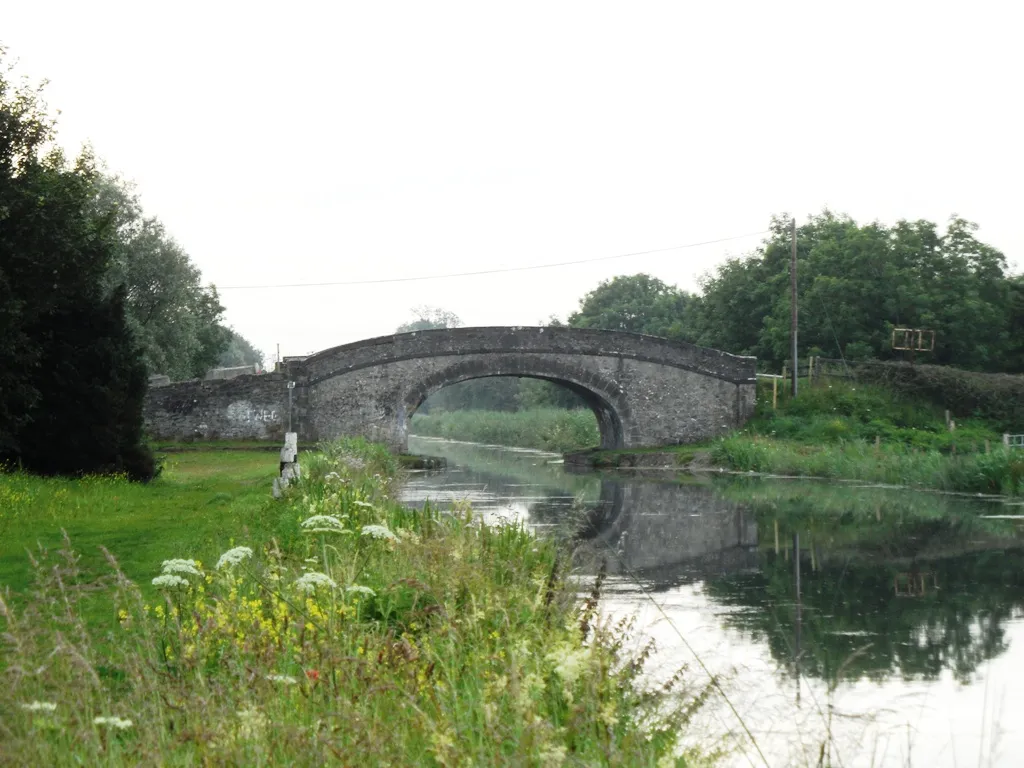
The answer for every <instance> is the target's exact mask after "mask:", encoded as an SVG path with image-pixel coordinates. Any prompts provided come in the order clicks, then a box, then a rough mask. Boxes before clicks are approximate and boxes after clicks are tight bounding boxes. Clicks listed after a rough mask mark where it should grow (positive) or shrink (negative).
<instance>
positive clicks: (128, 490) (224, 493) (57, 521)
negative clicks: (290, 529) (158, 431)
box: [0, 450, 277, 592]
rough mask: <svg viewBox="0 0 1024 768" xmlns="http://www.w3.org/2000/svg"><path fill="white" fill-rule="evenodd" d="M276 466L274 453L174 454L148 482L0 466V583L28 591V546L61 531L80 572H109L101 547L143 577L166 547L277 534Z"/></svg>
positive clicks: (213, 549)
mask: <svg viewBox="0 0 1024 768" xmlns="http://www.w3.org/2000/svg"><path fill="white" fill-rule="evenodd" d="M276 473H277V461H276V456H273V455H269V454H266V453H256V452H247V451H227V450H218V451H217V453H216V455H211V454H208V453H199V452H195V453H180V454H174V455H170V456H168V457H167V458H166V459H165V463H164V471H163V472H162V473H161V475H160V476H159V477H158V478H157V479H156V480H154V481H152V482H150V483H147V484H145V485H143V484H140V483H131V482H128V481H127V480H125V479H123V478H109V477H106V478H100V477H90V478H85V479H82V480H71V479H65V478H40V477H33V476H31V475H28V474H23V473H8V474H0V585H5V586H9V587H11V588H13V589H14V590H16V591H18V592H21V591H22V590H24V588H25V587H26V586H27V585H28V583H29V581H30V580H31V576H32V574H31V568H30V566H29V561H28V558H27V557H26V552H29V551H34V550H36V548H37V546H38V545H42V546H43V547H46V548H49V549H56V548H59V547H60V546H61V543H62V531H66V532H67V534H68V536H69V537H70V538H71V540H72V541H73V542H74V543H75V548H76V549H77V551H78V557H79V561H78V568H79V569H80V570H81V572H82V575H83V578H85V579H98V578H100V575H101V574H104V573H106V572H107V571H108V568H107V563H106V560H105V558H104V556H103V554H102V553H101V552H100V549H99V548H100V546H104V547H106V548H107V549H109V550H110V551H111V552H112V553H113V554H114V555H115V556H116V557H117V559H118V561H119V562H120V563H121V568H122V569H123V570H124V572H125V574H126V575H127V576H128V577H129V578H130V579H132V580H137V581H142V582H144V583H145V584H148V583H149V579H148V578H147V576H148V574H150V572H151V571H152V570H153V567H154V565H157V566H158V565H159V564H160V562H161V561H162V560H164V559H165V558H166V557H167V552H168V551H172V550H173V551H179V552H190V553H192V555H193V556H194V557H198V558H200V559H202V560H204V561H208V560H209V559H210V558H211V557H213V558H215V557H216V556H217V555H218V554H219V546H220V543H221V542H224V541H226V540H228V539H229V538H231V537H232V536H234V537H239V536H251V535H261V536H269V535H272V534H273V530H274V526H275V524H276V520H275V519H274V518H273V517H272V516H271V515H270V514H268V513H269V512H270V511H271V510H270V509H269V508H268V506H267V504H266V500H267V497H268V493H269V488H270V484H271V482H272V481H273V478H274V476H275V474H276Z"/></svg>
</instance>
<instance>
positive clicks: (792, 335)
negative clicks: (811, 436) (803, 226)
mask: <svg viewBox="0 0 1024 768" xmlns="http://www.w3.org/2000/svg"><path fill="white" fill-rule="evenodd" d="M790 239H791V240H792V241H793V252H792V255H791V257H790V260H789V295H790V304H791V306H790V331H789V343H790V348H791V351H792V357H793V397H796V389H797V387H796V380H797V370H798V369H797V367H796V361H797V358H796V217H795V216H794V217H793V221H792V224H791V227H790Z"/></svg>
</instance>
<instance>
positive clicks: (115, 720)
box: [92, 716, 132, 731]
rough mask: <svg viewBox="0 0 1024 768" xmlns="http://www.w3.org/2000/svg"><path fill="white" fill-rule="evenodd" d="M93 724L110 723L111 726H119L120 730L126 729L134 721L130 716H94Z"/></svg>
mask: <svg viewBox="0 0 1024 768" xmlns="http://www.w3.org/2000/svg"><path fill="white" fill-rule="evenodd" d="M92 724H93V725H109V726H110V727H111V728H117V729H118V730H119V731H125V730H128V729H129V728H131V727H132V721H131V720H129V719H128V718H120V717H114V716H110V717H94V718H93V719H92Z"/></svg>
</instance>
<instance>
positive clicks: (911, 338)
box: [892, 328, 935, 365]
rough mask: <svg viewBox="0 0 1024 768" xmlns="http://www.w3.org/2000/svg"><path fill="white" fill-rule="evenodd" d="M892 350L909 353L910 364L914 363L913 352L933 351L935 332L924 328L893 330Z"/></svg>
mask: <svg viewBox="0 0 1024 768" xmlns="http://www.w3.org/2000/svg"><path fill="white" fill-rule="evenodd" d="M892 348H893V349H902V350H907V351H909V352H910V363H911V365H913V363H914V353H915V352H934V351H935V331H932V330H927V329H925V328H893V329H892Z"/></svg>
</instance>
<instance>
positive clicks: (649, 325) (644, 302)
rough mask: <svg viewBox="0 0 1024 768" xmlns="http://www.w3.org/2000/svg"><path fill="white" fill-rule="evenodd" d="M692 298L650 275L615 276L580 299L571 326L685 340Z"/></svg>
mask: <svg viewBox="0 0 1024 768" xmlns="http://www.w3.org/2000/svg"><path fill="white" fill-rule="evenodd" d="M691 300H692V297H691V296H690V295H689V294H687V293H684V292H683V291H681V290H679V289H678V288H676V287H675V286H674V285H667V284H665V283H663V282H662V281H661V280H659V279H658V278H656V277H651V276H650V275H644V274H638V275H628V276H620V277H614V278H612V279H611V280H605V281H604V282H602V283H601V284H600V285H598V286H597V288H595V289H594V290H592V291H591V292H590V293H588V294H587V295H586V296H584V297H583V298H582V299H581V300H580V308H579V310H578V311H577V312H574V313H573V314H571V315H570V316H569V325H571V326H573V327H575V328H603V329H605V330H609V331H630V332H632V333H644V334H647V335H649V336H662V337H664V338H666V339H684V338H686V337H687V335H688V334H687V332H686V325H685V324H686V322H687V320H688V311H687V310H688V306H689V304H690V301H691Z"/></svg>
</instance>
